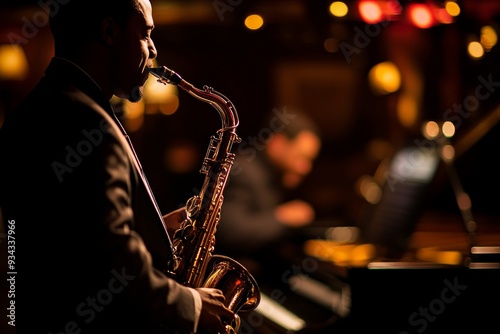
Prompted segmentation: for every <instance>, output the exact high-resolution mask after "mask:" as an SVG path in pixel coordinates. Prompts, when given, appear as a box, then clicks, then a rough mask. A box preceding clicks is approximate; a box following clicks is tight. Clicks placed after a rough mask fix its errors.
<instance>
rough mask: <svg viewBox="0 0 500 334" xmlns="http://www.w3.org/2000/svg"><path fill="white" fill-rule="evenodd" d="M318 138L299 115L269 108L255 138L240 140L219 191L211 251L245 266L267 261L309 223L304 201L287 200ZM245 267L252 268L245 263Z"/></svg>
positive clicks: (308, 209) (308, 121)
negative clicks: (222, 189)
mask: <svg viewBox="0 0 500 334" xmlns="http://www.w3.org/2000/svg"><path fill="white" fill-rule="evenodd" d="M320 147H321V137H320V133H319V130H318V128H317V126H316V125H315V123H314V122H313V120H312V119H311V118H310V117H309V116H308V115H306V114H304V113H298V112H295V111H287V110H286V108H285V109H284V110H282V111H280V110H277V109H274V110H273V112H272V113H271V114H270V115H269V116H268V117H267V118H266V120H265V122H264V123H263V126H262V127H261V129H260V131H259V134H258V136H257V137H256V138H248V141H247V142H246V141H245V140H243V141H242V143H240V144H239V146H238V149H237V150H236V152H235V153H236V158H235V163H234V165H233V169H232V172H231V175H230V178H229V180H228V183H227V185H226V188H225V192H224V204H223V206H222V210H221V223H220V224H219V226H218V231H217V236H216V238H217V250H218V252H219V253H220V252H221V253H224V254H228V255H230V256H233V257H235V258H236V259H239V260H240V261H243V262H245V265H249V264H248V263H246V262H247V261H246V260H249V259H250V258H251V259H254V260H255V259H259V258H260V259H263V258H267V257H268V256H269V255H270V253H269V252H274V251H277V250H279V248H280V246H281V245H282V243H284V242H287V241H290V240H291V239H293V235H294V233H295V232H296V231H297V229H298V228H300V227H303V226H307V225H309V224H310V223H312V222H313V220H314V219H315V211H314V208H313V207H312V206H311V205H310V204H309V203H307V202H306V201H304V200H302V199H298V198H288V196H289V194H290V193H291V191H292V190H293V189H296V188H297V187H298V186H299V185H300V184H301V183H302V182H303V180H304V178H305V177H306V176H307V175H308V174H309V173H310V172H311V170H312V167H313V162H314V160H315V159H316V157H317V156H318V154H319V151H320ZM249 268H252V270H257V271H256V272H255V274H258V268H253V266H252V265H251V264H250V265H249Z"/></svg>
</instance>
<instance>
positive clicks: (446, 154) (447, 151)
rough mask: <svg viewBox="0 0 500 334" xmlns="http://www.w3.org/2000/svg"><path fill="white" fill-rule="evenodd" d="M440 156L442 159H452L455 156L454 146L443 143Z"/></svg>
mask: <svg viewBox="0 0 500 334" xmlns="http://www.w3.org/2000/svg"><path fill="white" fill-rule="evenodd" d="M441 157H442V158H443V160H444V161H452V160H453V159H454V158H455V148H454V147H453V146H452V145H450V144H446V145H444V146H443V148H442V149H441Z"/></svg>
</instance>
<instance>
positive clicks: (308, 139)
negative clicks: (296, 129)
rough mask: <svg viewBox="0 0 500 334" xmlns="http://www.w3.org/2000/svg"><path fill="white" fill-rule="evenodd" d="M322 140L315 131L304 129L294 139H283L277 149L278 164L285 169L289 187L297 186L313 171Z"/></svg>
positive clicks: (284, 178) (284, 174)
mask: <svg viewBox="0 0 500 334" xmlns="http://www.w3.org/2000/svg"><path fill="white" fill-rule="evenodd" d="M320 147H321V141H320V139H319V138H318V136H316V135H315V134H314V133H312V132H309V131H303V132H301V133H299V134H298V135H297V136H296V137H295V138H294V139H291V140H288V139H283V141H282V145H281V148H280V149H279V150H277V152H278V154H279V155H280V157H279V158H278V159H277V160H278V161H279V162H278V164H279V165H280V166H281V168H282V170H283V184H284V185H285V186H286V187H288V188H295V187H297V186H298V185H299V184H300V183H301V182H302V181H303V179H304V178H305V177H306V176H307V175H308V174H309V173H310V172H311V170H312V167H313V163H314V160H315V159H316V157H317V156H318V153H319V150H320Z"/></svg>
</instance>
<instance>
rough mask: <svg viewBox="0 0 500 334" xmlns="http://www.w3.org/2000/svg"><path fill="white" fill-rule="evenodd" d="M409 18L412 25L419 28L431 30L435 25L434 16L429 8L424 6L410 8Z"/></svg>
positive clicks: (411, 6)
mask: <svg viewBox="0 0 500 334" xmlns="http://www.w3.org/2000/svg"><path fill="white" fill-rule="evenodd" d="M407 10H408V18H409V19H410V21H411V23H413V24H414V25H415V26H417V27H419V28H423V29H425V28H429V27H431V26H432V25H433V24H434V21H435V20H434V15H433V13H432V10H431V8H430V7H429V6H427V5H424V4H411V5H409V6H408V9H407Z"/></svg>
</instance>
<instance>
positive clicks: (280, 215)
mask: <svg viewBox="0 0 500 334" xmlns="http://www.w3.org/2000/svg"><path fill="white" fill-rule="evenodd" d="M274 215H275V217H276V219H277V220H278V221H279V222H280V223H282V224H285V225H288V226H290V227H300V226H304V225H308V224H310V223H312V222H313V220H314V217H315V212H314V208H313V207H312V206H311V205H310V204H309V203H306V202H304V201H302V200H293V201H290V202H286V203H283V204H281V205H280V206H278V207H277V208H276V210H275V212H274Z"/></svg>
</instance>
